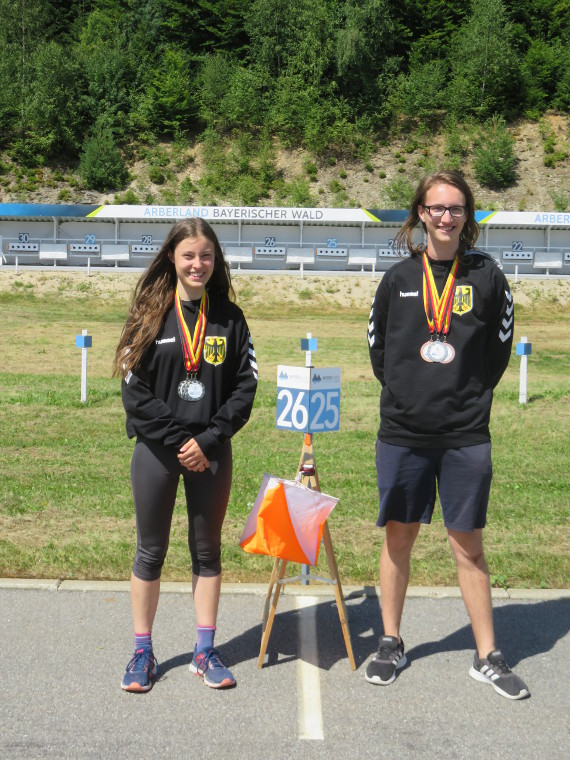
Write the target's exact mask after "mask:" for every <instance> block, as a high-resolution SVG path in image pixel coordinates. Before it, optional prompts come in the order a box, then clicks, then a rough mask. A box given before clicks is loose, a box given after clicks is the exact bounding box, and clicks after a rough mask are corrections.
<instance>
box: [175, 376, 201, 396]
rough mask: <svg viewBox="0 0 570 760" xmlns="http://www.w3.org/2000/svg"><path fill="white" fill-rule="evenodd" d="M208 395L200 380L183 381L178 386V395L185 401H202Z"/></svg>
mask: <svg viewBox="0 0 570 760" xmlns="http://www.w3.org/2000/svg"><path fill="white" fill-rule="evenodd" d="M205 394H206V388H205V386H204V384H203V383H201V382H200V381H199V380H190V379H189V378H186V380H182V382H181V383H180V384H179V385H178V395H179V396H180V398H181V399H183V400H184V401H200V399H202V398H204V395H205Z"/></svg>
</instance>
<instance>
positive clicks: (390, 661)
mask: <svg viewBox="0 0 570 760" xmlns="http://www.w3.org/2000/svg"><path fill="white" fill-rule="evenodd" d="M406 662H407V660H406V655H405V654H404V642H403V641H402V640H401V639H400V640H398V639H397V638H396V637H395V636H381V637H380V643H379V644H378V652H377V653H376V654H375V655H374V658H373V659H372V660H371V661H370V662H369V663H368V667H367V668H366V673H365V674H364V677H365V678H366V680H367V681H368V683H376V684H380V685H381V686H387V685H388V684H389V683H392V681H393V680H394V679H395V678H396V671H397V670H399V669H400V668H403V667H404V665H405V664H406Z"/></svg>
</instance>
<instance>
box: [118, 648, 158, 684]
mask: <svg viewBox="0 0 570 760" xmlns="http://www.w3.org/2000/svg"><path fill="white" fill-rule="evenodd" d="M157 673H158V662H157V661H156V657H155V656H154V654H153V653H152V649H146V648H143V649H137V650H136V651H135V653H134V655H133V658H132V660H131V661H130V662H129V664H128V665H127V672H126V673H125V675H124V676H123V680H122V682H121V689H124V690H125V691H150V690H151V689H152V679H153V678H156V674H157Z"/></svg>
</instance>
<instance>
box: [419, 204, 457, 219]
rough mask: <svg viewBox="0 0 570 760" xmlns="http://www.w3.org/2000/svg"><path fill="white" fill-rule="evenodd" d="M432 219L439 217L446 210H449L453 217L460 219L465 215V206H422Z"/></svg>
mask: <svg viewBox="0 0 570 760" xmlns="http://www.w3.org/2000/svg"><path fill="white" fill-rule="evenodd" d="M423 208H425V210H426V211H427V212H428V214H429V215H430V216H431V217H432V219H439V218H440V217H442V216H443V215H444V214H445V212H446V211H449V213H450V215H451V216H452V217H453V218H454V219H461V218H462V217H464V216H465V211H466V208H465V206H423Z"/></svg>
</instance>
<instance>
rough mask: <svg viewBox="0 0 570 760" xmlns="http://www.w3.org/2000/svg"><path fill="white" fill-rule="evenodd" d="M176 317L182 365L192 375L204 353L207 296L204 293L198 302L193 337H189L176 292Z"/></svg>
mask: <svg viewBox="0 0 570 760" xmlns="http://www.w3.org/2000/svg"><path fill="white" fill-rule="evenodd" d="M175 306H176V316H177V317H178V327H179V328H180V339H181V341H182V350H183V351H184V364H185V366H186V372H188V374H190V373H193V374H194V375H195V374H196V372H197V371H198V367H199V366H200V360H201V359H202V352H203V351H204V338H205V337H206V324H207V323H208V319H207V317H206V314H207V313H208V295H207V293H206V291H204V293H203V295H202V300H201V301H200V309H199V311H198V319H197V320H196V327H195V328H194V335H193V336H191V335H190V330H189V329H188V325H187V324H186V320H185V319H184V315H183V313H182V304H181V303H180V297H179V295H178V291H177V292H176V298H175Z"/></svg>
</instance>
